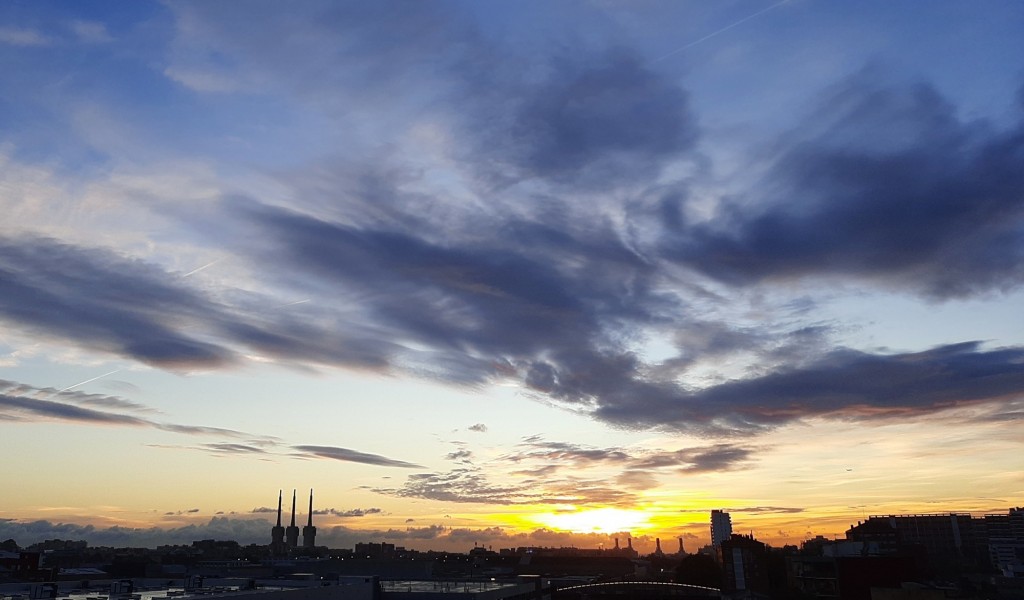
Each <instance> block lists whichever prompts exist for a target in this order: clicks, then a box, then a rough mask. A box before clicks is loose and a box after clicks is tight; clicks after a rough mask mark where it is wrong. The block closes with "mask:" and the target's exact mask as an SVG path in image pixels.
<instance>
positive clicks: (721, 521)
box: [711, 509, 732, 547]
mask: <svg viewBox="0 0 1024 600" xmlns="http://www.w3.org/2000/svg"><path fill="white" fill-rule="evenodd" d="M731 535H732V517H730V516H729V513H727V512H725V511H724V510H717V509H716V510H712V511H711V545H712V546H716V547H717V546H718V545H719V544H721V543H722V542H724V541H725V540H727V539H729V537H730V536H731Z"/></svg>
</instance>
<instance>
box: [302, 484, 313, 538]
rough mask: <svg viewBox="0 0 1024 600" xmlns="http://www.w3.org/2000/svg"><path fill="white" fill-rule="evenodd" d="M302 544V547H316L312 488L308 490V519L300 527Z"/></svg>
mask: <svg viewBox="0 0 1024 600" xmlns="http://www.w3.org/2000/svg"><path fill="white" fill-rule="evenodd" d="M302 546H303V547H304V548H315V547H316V527H313V490H312V489H310V490H309V520H308V521H307V522H306V526H305V527H303V528H302Z"/></svg>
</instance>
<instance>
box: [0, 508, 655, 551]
mask: <svg viewBox="0 0 1024 600" xmlns="http://www.w3.org/2000/svg"><path fill="white" fill-rule="evenodd" d="M271 525H272V523H271V522H270V521H265V520H263V519H256V518H253V519H238V518H233V517H217V516H215V517H212V518H211V519H210V520H209V521H206V522H201V523H195V524H189V525H184V526H180V527H169V528H158V527H151V528H134V527H119V526H114V527H96V526H93V525H76V524H71V523H53V522H50V521H42V520H40V521H18V520H3V519H0V539H5V540H6V539H13V540H14V541H15V542H17V543H18V545H19V546H21V547H26V546H29V545H31V544H34V543H38V542H42V541H44V540H50V539H64V540H85V541H87V542H89V544H90V545H92V546H112V547H148V548H155V547H156V546H159V545H164V544H180V545H190V544H191V543H192V542H194V541H196V540H204V539H220V540H235V541H237V542H239V543H240V544H267V543H269V540H270V528H271ZM316 537H317V543H318V544H323V545H325V546H328V547H330V548H348V549H351V548H353V547H354V546H355V544H357V543H365V542H380V541H385V542H390V543H397V544H399V545H403V546H407V547H412V548H417V549H424V550H425V549H428V548H432V549H437V550H449V551H454V552H466V551H467V550H468V549H469V548H472V547H473V546H474V545H479V544H483V545H488V546H493V547H495V548H507V547H517V546H543V547H564V546H576V547H597V546H598V545H601V544H603V545H604V546H605V547H610V546H611V542H612V538H613V536H610V535H603V534H576V533H569V532H562V531H552V530H549V529H537V530H534V531H527V532H515V531H510V530H507V529H503V528H501V527H480V528H468V527H448V526H443V525H436V524H435V525H426V526H422V527H406V528H402V529H395V528H391V529H360V530H354V529H349V528H347V527H341V526H331V527H325V526H318V527H317V536H316ZM632 539H633V545H634V547H636V548H640V549H642V550H643V549H646V550H647V551H653V549H654V540H653V538H649V537H647V536H637V537H633V538H632Z"/></svg>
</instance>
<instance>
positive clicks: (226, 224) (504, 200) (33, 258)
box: [0, 0, 1024, 552]
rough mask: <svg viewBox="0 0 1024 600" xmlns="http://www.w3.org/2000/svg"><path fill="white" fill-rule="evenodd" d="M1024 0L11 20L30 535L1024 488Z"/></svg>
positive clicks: (808, 502) (8, 493)
mask: <svg viewBox="0 0 1024 600" xmlns="http://www.w3.org/2000/svg"><path fill="white" fill-rule="evenodd" d="M1021 31H1024V4H1021V3H1020V2H1017V1H1016V0H1006V1H1000V0H988V1H986V2H981V3H966V2H959V1H948V2H947V1H931V0H930V1H927V2H925V1H912V0H906V1H899V2H892V1H889V0H885V1H881V0H879V1H873V0H867V1H865V2H857V3H838V2H829V1H827V0H788V1H784V2H774V3H773V2H768V1H761V0H733V1H730V0H724V1H721V2H714V3H711V2H702V1H671V2H656V1H653V0H650V1H649V0H639V1H633V2H620V1H618V0H589V1H586V0H579V1H574V0H565V1H564V2H539V1H538V2H531V1H525V2H497V1H495V0H485V1H467V2H445V1H440V0H438V1H431V2H397V1H389V2H375V3H363V2H334V1H323V2H320V1H314V0H301V1H299V2H292V3H288V4H287V5H285V4H282V3H279V2H260V1H252V2H245V3H241V4H240V3H238V2H234V1H227V0H211V1H205V2H188V1H181V2H177V1H176V2H168V3H158V2H147V1H139V2H132V3H119V4H111V3H109V2H87V1H83V2H74V3H68V2H47V1H43V2H37V1H10V2H4V3H2V4H0V452H2V453H3V455H4V460H3V464H4V476H3V484H2V487H3V489H4V493H3V494H2V501H0V539H7V538H13V539H15V540H16V541H17V542H18V543H19V544H22V545H28V544H31V543H34V542H37V541H40V540H43V539H50V538H61V539H86V540H88V541H90V543H92V544H96V545H137V546H155V545H158V544H167V543H190V542H191V541H192V540H196V539H207V538H217V539H236V540H238V541H240V542H243V543H269V541H270V525H271V520H272V519H273V518H274V512H275V509H276V500H277V495H278V492H279V490H284V496H285V519H286V520H287V519H288V517H289V514H290V506H289V504H288V494H289V492H291V491H292V490H293V489H295V490H297V496H298V506H299V510H298V513H299V514H298V517H297V519H298V520H299V521H300V524H304V521H305V519H306V512H307V502H308V494H309V490H310V489H314V490H315V511H316V514H315V516H314V522H315V524H316V525H317V526H318V528H319V534H318V543H322V544H324V545H330V546H333V547H340V548H343V547H351V545H352V544H354V543H356V542H366V541H387V542H390V543H395V544H397V545H402V546H406V547H408V548H417V549H439V550H440V549H447V550H456V551H465V550H468V549H469V548H471V547H473V546H474V545H477V544H481V545H487V546H492V547H494V548H500V547H510V546H569V545H575V546H579V547H591V548H593V547H611V545H613V544H614V540H615V538H619V539H620V541H621V543H622V544H623V545H624V544H625V538H626V537H630V538H632V539H633V541H634V547H636V548H637V549H638V550H640V551H641V552H650V551H652V550H653V549H654V540H655V539H656V538H660V539H661V540H662V541H663V544H664V546H665V548H666V550H669V551H673V550H675V549H677V542H676V539H677V538H678V539H681V540H682V541H683V544H684V546H685V547H686V549H687V550H689V551H693V550H696V549H697V548H698V547H700V546H701V545H704V544H706V543H708V537H709V532H708V521H709V514H708V513H709V511H710V510H711V509H713V508H718V509H725V510H728V511H730V513H731V514H732V519H733V524H734V529H735V530H736V531H740V532H744V533H748V532H753V533H754V535H755V536H756V537H757V538H758V539H761V540H763V541H766V542H768V543H770V544H774V545H781V544H786V543H799V541H800V540H803V539H806V538H808V537H812V536H814V535H825V536H828V537H832V536H842V534H843V532H845V530H846V529H847V528H848V527H849V526H850V525H852V524H855V523H856V522H857V521H858V520H861V519H863V518H864V517H865V516H868V515H872V514H894V513H934V512H950V511H958V512H972V513H976V514H980V513H986V512H1003V511H1005V510H1006V509H1007V508H1009V507H1012V506H1019V505H1024V447H1022V446H1024V436H1021V435H1020V426H1021V422H1022V419H1024V319H1022V318H1021V308H1020V307H1021V306H1024V288H1022V284H1024V168H1022V166H1024V36H1021V35H1020V32H1021Z"/></svg>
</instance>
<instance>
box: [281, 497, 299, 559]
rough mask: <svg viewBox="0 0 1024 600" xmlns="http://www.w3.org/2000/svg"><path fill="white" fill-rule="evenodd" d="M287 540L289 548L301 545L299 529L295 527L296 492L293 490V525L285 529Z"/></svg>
mask: <svg viewBox="0 0 1024 600" xmlns="http://www.w3.org/2000/svg"><path fill="white" fill-rule="evenodd" d="M284 534H285V540H286V541H287V542H288V548H289V549H291V548H296V547H298V545H299V528H298V527H296V526H295V490H292V524H291V525H289V526H288V529H285V532H284Z"/></svg>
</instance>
